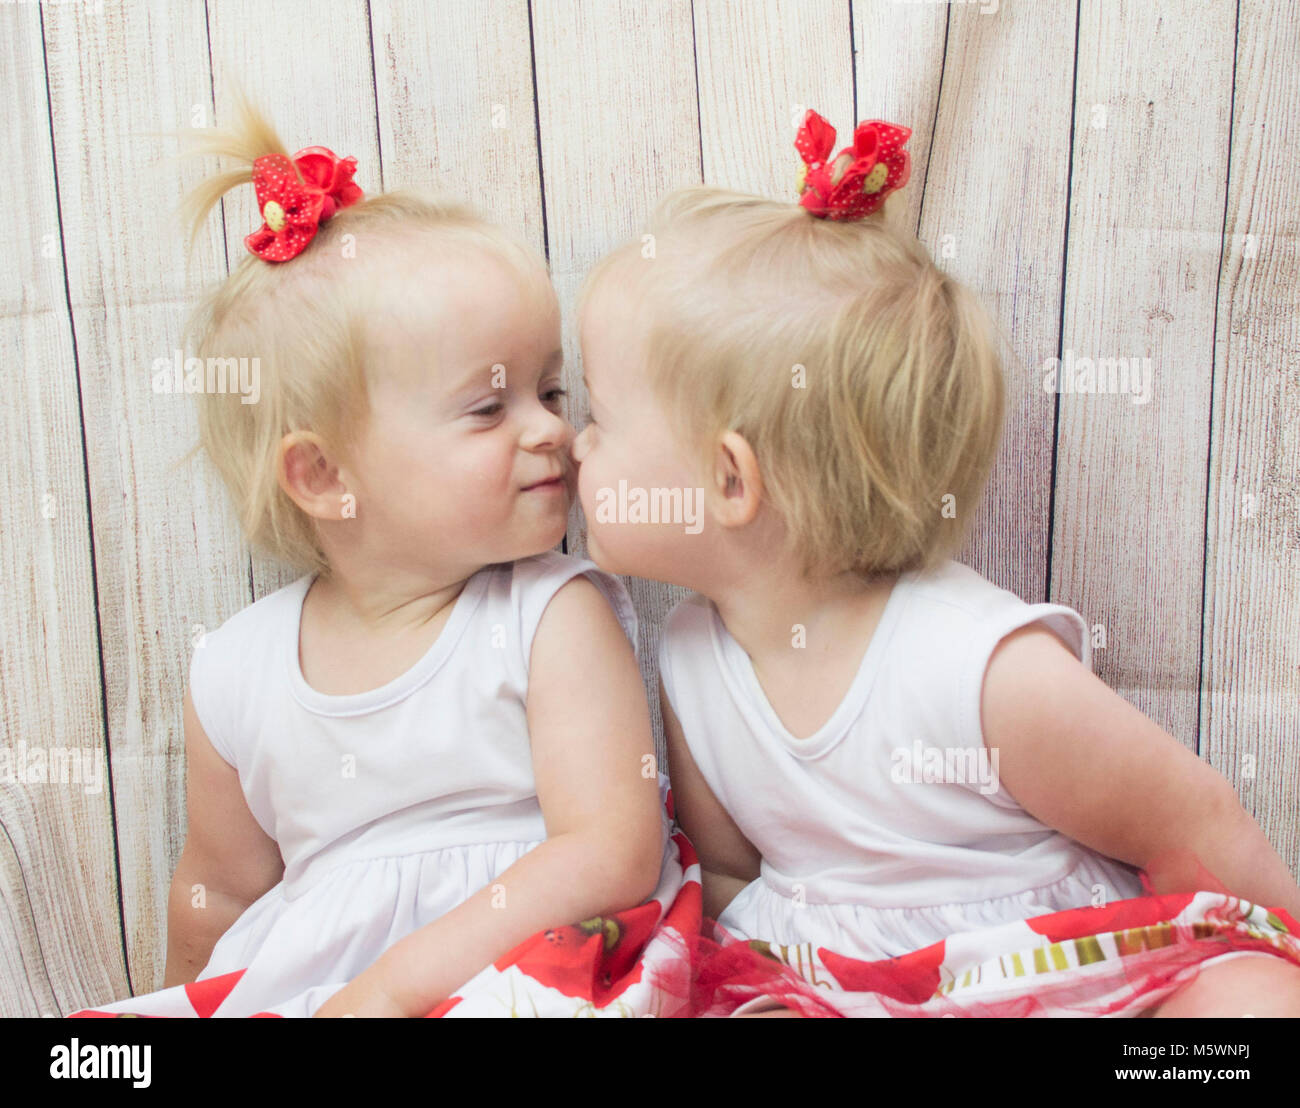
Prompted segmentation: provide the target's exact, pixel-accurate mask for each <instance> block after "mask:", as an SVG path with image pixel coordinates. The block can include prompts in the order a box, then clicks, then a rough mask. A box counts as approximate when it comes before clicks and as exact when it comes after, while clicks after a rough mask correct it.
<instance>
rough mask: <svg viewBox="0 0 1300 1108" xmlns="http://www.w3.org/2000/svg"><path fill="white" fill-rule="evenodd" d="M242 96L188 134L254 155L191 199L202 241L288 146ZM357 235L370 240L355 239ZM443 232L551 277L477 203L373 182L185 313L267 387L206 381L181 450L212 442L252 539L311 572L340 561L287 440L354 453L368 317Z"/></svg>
mask: <svg viewBox="0 0 1300 1108" xmlns="http://www.w3.org/2000/svg"><path fill="white" fill-rule="evenodd" d="M236 106H237V110H236V120H235V125H234V126H233V127H232V128H231V129H229V130H222V131H213V130H207V131H198V132H191V133H190V134H188V135H187V136H186V138H187V139H188V143H187V145H188V148H189V150H190V152H192V153H195V154H207V155H218V156H221V157H225V158H229V159H232V160H234V161H236V162H239V163H242V166H241V168H239V169H235V170H233V171H227V172H222V173H220V174H217V175H214V176H212V177H211V178H209V179H208V180H205V181H204V182H203V183H202V184H200V185H199V186H198V187H196V188H195V189H194V190H193V191H192V192H191V193H190V194H189V195H188V196H187V197H186V198H185V200H184V201H183V203H182V207H181V214H182V218H183V221H184V225H186V226H187V227H188V228H189V231H190V248H191V250H192V249H193V244H194V242H195V241H196V240H197V238H198V236H199V234H200V232H201V231H202V230H203V227H204V224H205V221H206V219H207V217H208V214H209V213H210V212H211V210H212V208H213V207H214V206H215V205H216V204H217V202H218V201H219V200H220V199H221V197H222V196H223V195H224V194H225V193H226V192H228V191H229V190H230V189H233V188H236V187H239V186H242V185H245V184H248V183H250V182H251V181H252V163H253V161H254V159H256V158H258V157H260V156H261V155H263V154H287V153H288V151H287V150H286V148H285V146H284V144H283V143H282V142H281V141H280V138H279V136H278V135H277V134H276V132H275V130H274V128H273V127H272V126H271V124H270V123H269V122H268V121H267V120H266V118H265V117H264V116H263V115H262V114H261V113H260V112H259V111H258V110H257V109H256V108H255V107H254V106H253V105H252V104H250V103H249V102H248V100H247V99H245V98H244V97H243V95H242V94H239V93H238V92H237V94H236ZM364 172H365V170H364V167H363V170H362V171H361V172H360V173H359V174H358V176H361V177H362V179H363V180H364V176H363V175H364ZM371 172H372V173H373V172H374V171H373V170H371ZM363 187H364V186H363ZM249 229H250V230H252V228H249ZM348 235H351V236H355V238H353V239H351V240H345V239H344V236H348ZM429 236H432V239H431V238H430V237H429ZM345 241H348V242H351V243H363V245H361V246H358V247H357V248H356V249H355V250H354V251H351V252H348V251H345V250H344V249H343V247H344V244H345ZM433 245H437V246H438V247H439V249H440V250H441V248H442V247H452V248H456V247H459V248H470V249H475V248H477V249H483V250H488V251H490V252H492V254H493V255H495V256H496V257H497V258H499V259H500V260H502V261H504V262H505V263H506V264H507V265H510V266H512V267H513V268H515V269H516V270H517V271H518V272H519V273H520V274H521V275H522V276H524V278H525V279H526V280H528V281H532V282H538V283H540V282H542V281H548V280H549V276H548V274H547V269H546V263H545V261H544V260H543V259H542V258H540V257H538V256H537V255H536V254H535V252H533V251H532V250H530V249H529V248H528V247H527V246H526V245H525V244H524V243H523V242H521V241H520V240H518V239H516V238H515V237H514V236H513V235H511V234H509V233H507V232H506V231H504V230H503V229H501V228H499V227H496V226H494V225H492V224H490V223H488V222H486V221H485V220H484V219H482V218H481V217H480V216H479V215H478V213H477V212H475V211H474V210H473V209H472V208H470V207H468V206H466V205H464V204H461V203H459V202H456V201H453V200H449V199H446V198H442V197H438V196H435V195H431V194H425V193H421V192H418V191H411V190H401V191H393V192H389V193H382V194H381V193H379V192H378V191H377V190H376V191H371V190H370V189H369V188H368V187H367V188H366V195H365V197H364V198H363V199H361V200H359V201H357V202H356V203H354V204H352V205H349V206H348V207H346V208H342V209H340V210H338V211H337V212H336V213H335V214H334V215H333V216H332V217H331V218H330V219H328V220H326V221H325V222H323V223H322V224H320V227H319V229H318V231H317V233H316V235H315V237H314V238H313V239H312V241H311V242H310V243H309V244H308V245H307V247H306V248H305V250H303V252H302V253H301V254H299V255H298V256H297V257H294V258H291V259H289V260H288V261H285V262H278V263H269V262H265V261H263V260H262V259H261V258H258V257H256V256H254V255H252V254H250V253H244V256H243V257H242V259H241V260H240V261H239V263H238V264H237V265H235V266H234V267H233V268H232V270H231V272H230V274H229V276H228V277H226V279H225V280H224V281H223V282H222V283H221V284H220V285H218V286H217V287H216V288H214V289H212V290H211V291H210V292H209V293H208V294H207V295H205V296H204V298H203V300H202V301H201V302H200V303H199V305H198V306H197V307H196V309H195V310H194V312H193V313H192V315H191V316H190V318H189V320H188V322H187V324H186V328H185V332H186V344H187V345H188V346H189V347H190V348H191V349H192V350H193V352H194V354H195V355H196V356H197V357H198V358H200V359H203V360H204V362H205V364H209V365H210V364H212V363H211V362H210V361H208V359H229V358H231V357H248V358H250V359H251V358H252V357H253V356H256V358H257V359H258V368H259V377H260V381H259V391H260V395H259V397H258V399H257V402H255V403H244V402H243V398H242V397H241V395H240V394H239V393H238V392H220V391H214V392H206V391H200V392H198V394H197V400H198V404H199V408H198V425H199V441H198V443H197V444H196V445H195V446H194V447H193V448H192V449H191V450H190V451H189V453H188V454H187V455H186V456H185V458H184V459H182V461H188V460H189V459H190V458H192V457H193V456H194V454H195V453H197V452H198V451H199V450H202V451H203V452H205V453H206V454H207V456H208V458H209V459H210V460H211V462H212V463H213V465H214V467H215V468H216V470H217V472H218V473H219V474H220V476H221V478H222V481H223V482H224V484H225V486H226V488H227V490H228V491H229V493H230V495H231V498H232V500H233V502H234V505H235V508H236V512H237V515H238V518H239V523H240V527H241V529H242V531H243V532H244V535H245V538H246V539H247V540H248V542H249V543H250V544H251V545H252V546H254V547H257V548H259V549H260V550H262V551H264V552H265V553H267V554H269V555H270V556H272V557H274V558H277V559H279V560H280V561H283V562H285V563H287V564H289V565H291V566H293V567H294V568H295V569H297V570H299V571H304V572H319V573H321V574H328V573H329V571H330V567H329V564H328V561H327V559H326V556H325V553H324V551H323V549H322V548H321V544H320V541H319V538H318V534H317V530H316V526H315V521H314V520H313V519H312V518H311V517H310V516H308V515H307V514H306V513H305V512H303V511H302V509H301V508H299V507H298V505H297V504H295V503H294V502H293V500H292V499H291V498H290V497H289V496H288V495H287V494H286V493H285V492H284V490H283V489H282V488H281V487H280V483H279V477H278V466H279V459H278V455H279V446H280V442H281V440H282V439H283V437H284V436H285V435H286V434H288V433H290V432H292V431H311V432H314V433H315V434H317V435H319V436H320V437H321V439H323V440H324V442H325V443H326V444H327V445H328V447H329V448H331V449H332V450H333V451H335V452H336V456H337V457H338V458H340V459H345V458H347V457H349V452H350V451H351V450H352V449H353V448H354V447H355V446H356V445H357V443H358V441H359V438H360V435H361V433H362V431H363V430H364V428H365V426H366V423H367V420H368V418H369V415H370V401H369V384H370V382H371V381H372V380H373V376H372V375H373V372H374V367H373V366H370V365H368V364H367V363H368V358H367V337H368V332H367V330H366V319H367V316H368V315H370V314H371V313H372V312H373V311H374V310H375V309H376V308H378V307H380V306H381V300H380V299H379V297H380V291H379V288H378V287H377V286H380V285H382V278H383V276H384V273H385V271H386V270H390V269H391V268H392V266H393V261H394V259H395V258H396V257H398V256H404V255H406V254H407V253H408V252H409V251H411V250H412V249H419V248H421V247H427V246H433ZM352 254H355V255H356V256H355V257H353V256H352ZM227 364H229V363H227Z"/></svg>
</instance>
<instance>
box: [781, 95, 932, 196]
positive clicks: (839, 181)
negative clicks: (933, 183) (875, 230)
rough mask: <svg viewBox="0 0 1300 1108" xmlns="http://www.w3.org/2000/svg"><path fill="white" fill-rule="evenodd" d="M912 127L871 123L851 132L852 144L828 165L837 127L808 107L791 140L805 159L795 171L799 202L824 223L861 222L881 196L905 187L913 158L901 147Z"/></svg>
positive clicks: (865, 123) (881, 122)
mask: <svg viewBox="0 0 1300 1108" xmlns="http://www.w3.org/2000/svg"><path fill="white" fill-rule="evenodd" d="M911 134H912V130H911V128H910V127H904V126H902V125H900V124H897V123H885V122H884V121H883V120H879V119H869V120H867V121H866V122H864V123H859V124H858V128H857V130H856V131H854V132H853V145H852V146H846V147H845V148H844V149H843V150H841V151H840V152H839V154H837V155H836V156H835V160H834V161H829V160H828V159H829V158H830V156H831V150H832V149H834V147H835V128H834V127H832V126H831V125H830V124H829V123H827V122H826V120H824V119H823V118H822V117H821V116H819V115H818V114H817V113H816V112H815V111H813V110H812V109H811V108H809V109H808V112H807V114H806V115H805V116H804V119H803V125H802V126H801V127H800V128H799V133H798V135H796V136H795V140H794V145H795V149H796V150H798V151H799V156H800V157H801V158H803V161H804V164H803V165H802V166H801V167H800V171H799V203H800V204H801V205H802V206H803V207H805V208H807V209H808V210H809V211H810V212H811V213H812V214H813V215H815V216H818V217H820V218H822V219H841V220H842V219H862V218H863V217H864V216H868V215H870V214H871V213H872V212H874V211H875V210H876V209H877V208H879V207H880V205H881V204H883V203H884V201H885V197H886V196H888V195H889V194H890V193H891V192H893V191H894V190H895V189H900V188H902V187H903V186H904V185H905V184H907V179H908V177H909V176H910V175H911V173H912V157H911V155H910V154H909V153H908V152H907V151H906V150H904V149H903V143H905V142H906V141H907V140H908V138H910V137H911Z"/></svg>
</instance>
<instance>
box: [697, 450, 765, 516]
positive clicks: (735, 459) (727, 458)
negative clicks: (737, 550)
mask: <svg viewBox="0 0 1300 1108" xmlns="http://www.w3.org/2000/svg"><path fill="white" fill-rule="evenodd" d="M709 499H710V501H711V502H712V508H713V516H714V518H715V519H716V520H717V521H718V523H720V524H721V525H722V526H723V527H744V526H745V525H746V524H748V523H752V522H753V520H754V517H755V516H756V515H758V508H759V504H760V503H761V502H762V500H763V478H762V477H761V476H760V474H759V472H758V458H757V457H756V456H755V454H754V450H753V448H752V447H751V446H750V445H749V443H748V442H746V441H745V437H744V436H743V435H741V434H740V433H739V432H737V431H726V432H724V433H723V434H721V435H719V436H718V441H717V443H716V444H715V446H714V451H713V481H712V486H711V487H710V489H709Z"/></svg>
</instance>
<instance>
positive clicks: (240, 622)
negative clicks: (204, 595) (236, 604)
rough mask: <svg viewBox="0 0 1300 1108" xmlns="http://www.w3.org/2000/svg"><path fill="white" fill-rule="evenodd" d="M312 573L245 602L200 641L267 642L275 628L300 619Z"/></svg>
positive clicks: (239, 644) (246, 645) (237, 644)
mask: <svg viewBox="0 0 1300 1108" xmlns="http://www.w3.org/2000/svg"><path fill="white" fill-rule="evenodd" d="M312 576H313V575H312V574H310V573H308V574H304V575H303V576H301V577H298V578H296V579H295V580H293V581H290V582H289V583H288V584H287V585H284V586H282V587H281V588H278V589H276V590H275V591H274V592H269V593H267V594H266V595H265V596H263V597H261V598H259V599H257V600H254V601H253V603H251V604H248V605H245V606H244V607H243V608H240V609H239V611H237V612H235V613H234V615H231V616H228V617H227V618H226V619H225V620H224V621H223V622H221V623H220V624H218V625H217V627H216V629H215V630H209V631H205V633H204V634H203V636H202V638H201V640H200V641H202V642H208V641H215V642H220V643H222V644H223V645H227V644H228V645H229V646H231V647H240V648H250V647H252V646H254V645H256V644H258V643H266V642H268V641H269V640H270V638H271V632H272V631H273V630H274V629H277V628H282V627H283V626H284V625H285V623H286V621H288V620H297V618H298V616H299V613H300V612H301V611H302V600H303V597H304V596H305V595H306V593H307V589H308V587H309V586H310V584H311V580H312Z"/></svg>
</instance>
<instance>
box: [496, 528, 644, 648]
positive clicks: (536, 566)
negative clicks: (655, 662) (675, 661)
mask: <svg viewBox="0 0 1300 1108" xmlns="http://www.w3.org/2000/svg"><path fill="white" fill-rule="evenodd" d="M500 568H502V569H504V570H506V575H505V576H503V577H502V578H501V580H502V582H503V583H504V582H505V581H508V582H509V594H510V604H511V607H512V608H513V609H514V610H515V611H516V612H518V613H519V616H520V619H521V623H522V626H523V632H524V634H523V644H524V647H525V651H527V650H528V648H529V647H530V644H531V642H532V638H533V635H534V634H535V633H536V630H537V625H538V623H539V622H540V620H541V617H542V613H543V611H544V610H545V609H546V607H547V605H549V604H550V602H551V599H552V598H553V597H554V596H555V594H556V593H558V592H559V591H560V590H561V589H562V588H563V587H564V586H565V585H567V584H568V583H569V582H570V581H572V580H574V579H575V578H578V577H582V578H584V579H585V580H587V581H590V582H591V583H592V584H593V585H595V586H596V588H597V589H598V590H599V591H600V593H601V595H602V596H603V597H604V598H605V600H606V601H607V602H608V603H609V606H610V607H611V608H612V609H613V610H614V614H615V616H617V617H618V621H619V623H620V624H621V625H622V627H623V630H624V632H625V633H626V634H627V636H628V638H629V639H630V640H631V642H632V645H633V647H634V648H635V646H636V642H637V615H636V609H635V607H634V606H633V604H632V598H631V596H630V595H629V594H628V591H627V586H626V585H624V584H623V582H622V581H621V580H620V579H619V578H618V577H616V576H615V575H614V574H612V573H608V572H606V571H605V570H603V569H601V568H600V567H599V566H597V565H596V563H595V562H593V561H591V559H589V558H584V557H582V556H580V555H577V554H564V553H561V552H560V551H558V550H548V551H545V552H544V553H542V554H534V555H532V556H530V557H527V558H519V559H517V560H516V561H514V562H511V563H509V564H508V565H506V566H503V567H500Z"/></svg>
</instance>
